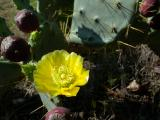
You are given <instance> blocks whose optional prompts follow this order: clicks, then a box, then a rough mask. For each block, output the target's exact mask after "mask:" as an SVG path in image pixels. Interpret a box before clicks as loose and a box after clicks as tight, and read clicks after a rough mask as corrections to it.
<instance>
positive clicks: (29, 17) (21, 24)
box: [15, 9, 39, 33]
mask: <svg viewBox="0 0 160 120" xmlns="http://www.w3.org/2000/svg"><path fill="white" fill-rule="evenodd" d="M15 22H16V25H17V27H18V28H19V30H21V31H22V32H25V33H30V32H32V31H35V30H37V29H38V28H39V21H38V18H37V16H36V15H35V14H34V13H33V12H32V11H30V10H27V9H23V10H21V11H19V12H18V13H17V14H16V16H15Z"/></svg>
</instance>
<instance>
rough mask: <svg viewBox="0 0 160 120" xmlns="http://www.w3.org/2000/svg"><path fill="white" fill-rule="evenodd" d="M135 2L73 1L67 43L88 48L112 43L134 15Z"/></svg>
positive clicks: (110, 0)
mask: <svg viewBox="0 0 160 120" xmlns="http://www.w3.org/2000/svg"><path fill="white" fill-rule="evenodd" d="M135 3H136V1H135V0H127V1H126V0H75V3H74V12H73V18H72V27H71V33H70V36H69V39H68V41H69V42H74V43H80V44H85V45H89V46H99V45H105V44H108V43H110V42H112V41H114V39H115V37H116V36H117V35H118V34H119V33H120V31H121V30H122V29H123V28H125V27H127V25H128V24H129V23H130V21H131V18H132V16H133V15H134V5H135Z"/></svg>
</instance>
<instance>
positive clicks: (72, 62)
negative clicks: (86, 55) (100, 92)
mask: <svg viewBox="0 0 160 120" xmlns="http://www.w3.org/2000/svg"><path fill="white" fill-rule="evenodd" d="M68 66H69V67H70V69H72V71H73V72H74V73H76V74H80V73H81V71H82V68H83V58H82V57H81V56H79V55H77V54H76V53H74V52H72V53H71V54H70V56H69V59H68Z"/></svg>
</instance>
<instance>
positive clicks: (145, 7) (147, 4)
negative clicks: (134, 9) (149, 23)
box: [139, 0, 159, 17]
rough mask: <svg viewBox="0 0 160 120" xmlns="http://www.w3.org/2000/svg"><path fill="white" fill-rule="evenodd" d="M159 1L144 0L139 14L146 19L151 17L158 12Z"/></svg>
mask: <svg viewBox="0 0 160 120" xmlns="http://www.w3.org/2000/svg"><path fill="white" fill-rule="evenodd" d="M158 9H159V1H158V0H143V1H142V2H141V4H140V6H139V12H140V14H141V15H143V16H145V17H151V16H153V15H155V14H156V13H157V12H158Z"/></svg>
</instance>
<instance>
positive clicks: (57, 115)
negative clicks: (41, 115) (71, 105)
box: [45, 107, 70, 120]
mask: <svg viewBox="0 0 160 120" xmlns="http://www.w3.org/2000/svg"><path fill="white" fill-rule="evenodd" d="M69 113H70V110H69V109H68V108H64V107H55V108H54V109H52V110H50V111H49V112H48V113H47V114H46V116H45V120H68V119H69Z"/></svg>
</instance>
